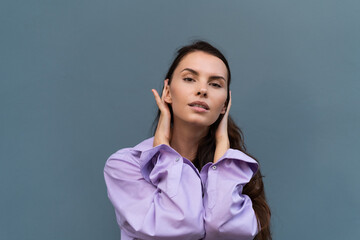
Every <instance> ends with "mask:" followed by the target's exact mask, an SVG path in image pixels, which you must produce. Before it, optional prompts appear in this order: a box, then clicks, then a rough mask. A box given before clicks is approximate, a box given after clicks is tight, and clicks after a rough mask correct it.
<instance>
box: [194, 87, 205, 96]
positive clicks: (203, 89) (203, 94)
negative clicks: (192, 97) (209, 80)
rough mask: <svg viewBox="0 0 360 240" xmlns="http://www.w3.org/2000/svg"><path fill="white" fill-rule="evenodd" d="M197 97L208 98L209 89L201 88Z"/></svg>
mask: <svg viewBox="0 0 360 240" xmlns="http://www.w3.org/2000/svg"><path fill="white" fill-rule="evenodd" d="M196 95H200V96H201V95H202V96H204V97H206V96H207V89H206V88H201V89H200V90H199V91H198V92H197V93H196Z"/></svg>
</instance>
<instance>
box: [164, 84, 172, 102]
mask: <svg viewBox="0 0 360 240" xmlns="http://www.w3.org/2000/svg"><path fill="white" fill-rule="evenodd" d="M164 101H165V102H166V103H170V104H171V103H172V98H171V92H170V86H169V85H166V86H165V91H164Z"/></svg>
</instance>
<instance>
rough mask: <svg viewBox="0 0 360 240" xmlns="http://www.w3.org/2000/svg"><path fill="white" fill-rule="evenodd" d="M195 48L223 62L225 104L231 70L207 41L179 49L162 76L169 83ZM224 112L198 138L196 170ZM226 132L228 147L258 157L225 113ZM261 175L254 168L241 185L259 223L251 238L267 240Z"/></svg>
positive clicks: (208, 154)
mask: <svg viewBox="0 0 360 240" xmlns="http://www.w3.org/2000/svg"><path fill="white" fill-rule="evenodd" d="M195 51H203V52H205V53H208V54H211V55H213V56H215V57H218V58H220V59H221V60H222V61H223V62H224V64H225V65H226V68H227V70H228V97H227V99H226V104H228V102H229V88H230V81H231V73H230V67H229V64H228V62H227V60H226V58H225V57H224V55H223V54H222V53H221V52H220V51H219V50H218V49H216V48H215V47H213V46H212V45H211V44H209V43H208V42H205V41H195V42H193V43H192V44H190V45H187V46H184V47H182V48H180V49H179V50H178V51H177V56H176V57H175V59H174V61H173V63H172V64H171V66H170V68H169V70H168V72H167V74H166V76H165V79H169V82H168V84H169V85H170V84H171V80H172V75H173V73H174V71H175V68H176V67H177V66H178V64H179V63H180V61H181V60H182V59H183V57H184V56H186V55H187V54H189V53H191V52H195ZM168 106H169V110H170V113H171V126H172V125H173V117H172V116H173V112H172V108H171V105H170V104H168ZM160 113H161V112H160V110H158V113H157V116H156V118H155V120H154V122H153V129H154V131H153V134H155V131H156V126H157V123H158V121H159V117H160ZM223 116H224V114H220V116H219V118H218V119H217V120H216V121H215V122H214V123H213V124H212V125H211V126H210V128H209V131H208V134H207V135H206V136H205V137H204V138H203V139H201V140H200V142H199V146H198V150H197V155H196V158H195V160H194V161H193V163H194V165H195V166H196V167H197V168H198V170H199V171H200V170H201V168H202V167H203V166H204V165H205V164H206V163H208V162H212V161H213V159H214V153H215V147H216V143H215V132H216V129H217V127H218V125H219V123H220V121H221V119H222V118H223ZM228 134H229V141H230V148H233V149H238V150H240V151H242V152H244V153H246V154H247V155H249V156H250V157H252V158H253V159H255V160H256V161H257V162H258V160H257V159H256V158H254V157H253V156H251V155H250V154H249V153H247V152H246V146H245V143H244V136H243V133H242V131H241V129H240V128H239V127H238V126H237V125H236V124H235V122H234V121H233V120H232V118H231V117H230V115H229V118H228ZM262 178H263V176H262V175H261V172H260V168H259V169H258V170H257V172H256V173H255V174H254V176H253V177H252V178H251V180H250V181H249V182H248V183H247V184H246V185H245V186H244V188H243V194H246V195H248V196H249V197H250V199H251V201H252V204H253V208H254V211H255V214H256V218H257V220H258V224H259V225H258V226H259V229H260V231H259V233H258V234H257V235H256V236H255V238H254V239H255V240H271V239H272V237H271V231H270V217H271V212H270V208H269V205H268V204H267V201H266V197H265V191H264V184H263V181H262Z"/></svg>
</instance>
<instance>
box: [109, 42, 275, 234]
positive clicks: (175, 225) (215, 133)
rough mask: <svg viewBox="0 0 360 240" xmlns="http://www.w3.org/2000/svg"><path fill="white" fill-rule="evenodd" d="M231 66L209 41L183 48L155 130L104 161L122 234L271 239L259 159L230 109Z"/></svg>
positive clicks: (168, 77)
mask: <svg viewBox="0 0 360 240" xmlns="http://www.w3.org/2000/svg"><path fill="white" fill-rule="evenodd" d="M230 80H231V74H230V68H229V65H228V63H227V60H226V59H225V57H224V56H223V55H222V54H221V52H220V51H219V50H217V49H216V48H215V47H213V46H212V45H210V44H209V43H207V42H204V41H198V42H194V43H193V44H191V45H188V46H185V47H183V48H181V49H179V50H178V55H177V57H176V58H175V60H174V61H173V63H172V65H171V66H170V69H169V71H168V73H167V75H166V79H165V80H164V87H163V91H162V95H161V97H160V96H159V94H158V93H157V91H156V90H154V89H152V92H153V94H154V97H155V100H156V103H157V105H158V107H159V111H158V115H157V118H156V119H155V123H157V128H156V130H155V132H154V136H153V137H151V138H149V139H146V140H144V141H143V142H141V143H139V144H138V145H136V146H135V147H133V148H124V149H120V150H119V151H117V152H116V153H114V154H112V155H111V156H110V157H109V158H108V160H107V162H106V164H105V168H104V177H105V182H106V185H107V191H108V197H109V199H110V201H111V202H112V204H113V205H114V208H115V213H116V219H117V222H118V224H119V226H120V228H121V239H122V240H126V239H179V240H180V239H181V240H185V239H189V240H190V239H194V240H195V239H206V240H211V239H261V240H265V239H266V240H267V239H271V234H270V209H269V207H268V205H267V202H266V199H265V193H264V187H263V182H262V175H261V173H260V169H259V165H258V163H257V161H256V160H255V159H254V158H253V157H251V156H250V155H249V154H246V153H245V152H246V149H245V146H244V142H243V137H242V132H241V130H240V129H239V128H238V127H237V126H236V125H235V123H234V122H233V121H232V119H231V118H230V116H229V111H230V107H231V92H230V90H229V86H230Z"/></svg>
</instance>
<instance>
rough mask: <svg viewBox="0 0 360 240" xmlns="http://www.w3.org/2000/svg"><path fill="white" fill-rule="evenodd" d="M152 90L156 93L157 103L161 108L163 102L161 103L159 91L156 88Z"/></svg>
mask: <svg viewBox="0 0 360 240" xmlns="http://www.w3.org/2000/svg"><path fill="white" fill-rule="evenodd" d="M151 91H152V92H153V94H154V97H155V101H156V104H157V105H158V107H159V108H161V105H162V103H161V98H160V96H159V94H158V92H157V91H156V90H155V89H151Z"/></svg>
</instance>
